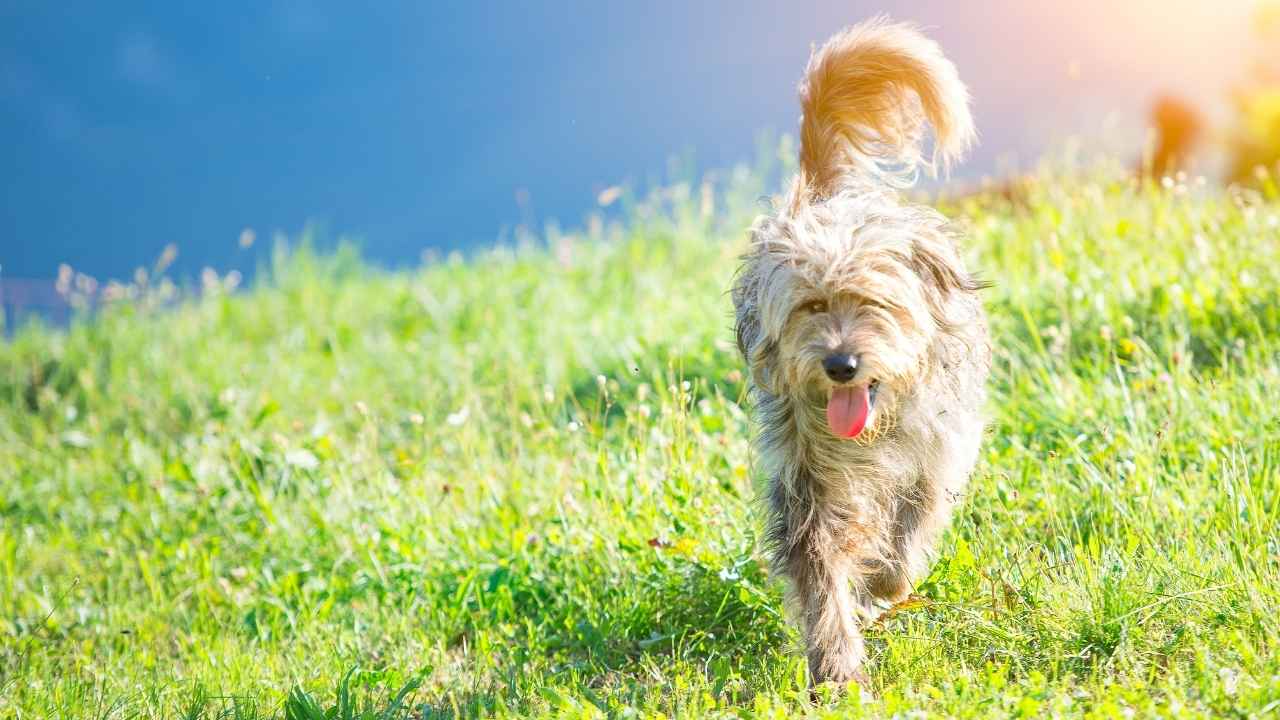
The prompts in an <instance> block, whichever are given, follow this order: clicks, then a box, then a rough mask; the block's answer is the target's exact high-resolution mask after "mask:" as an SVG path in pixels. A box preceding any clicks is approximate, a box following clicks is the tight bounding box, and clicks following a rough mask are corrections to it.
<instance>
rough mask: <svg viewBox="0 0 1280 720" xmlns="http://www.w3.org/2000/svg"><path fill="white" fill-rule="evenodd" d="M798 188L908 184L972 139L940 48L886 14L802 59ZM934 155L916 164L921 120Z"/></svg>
mask: <svg viewBox="0 0 1280 720" xmlns="http://www.w3.org/2000/svg"><path fill="white" fill-rule="evenodd" d="M800 106H801V108H802V110H803V112H804V117H803V119H802V121H801V126H800V170H801V182H802V184H803V186H804V190H805V192H806V194H808V195H810V196H813V197H818V198H821V197H826V196H828V195H830V194H831V193H832V192H834V191H835V190H836V189H837V188H838V187H839V185H840V182H841V180H842V179H843V178H845V177H847V176H849V175H851V174H855V173H861V172H866V171H868V170H870V171H873V172H881V173H885V174H888V175H890V176H895V175H896V176H899V177H902V176H906V177H910V178H914V176H915V172H916V169H917V168H918V167H919V166H920V165H921V164H923V165H925V167H926V168H927V169H928V170H929V171H931V172H935V173H936V172H937V170H938V168H939V167H941V168H942V169H943V170H945V169H947V168H948V167H949V166H950V164H951V162H952V161H954V160H958V159H959V158H960V156H962V155H963V154H964V152H965V151H966V150H968V149H969V146H970V145H971V144H972V143H973V140H974V136H975V132H974V128H973V117H972V116H971V115H970V114H969V91H968V90H967V89H965V86H964V84H963V83H961V82H960V76H959V74H958V73H957V72H956V67H955V65H952V64H951V61H950V60H948V59H947V58H946V57H944V56H943V54H942V50H941V48H939V47H938V44H937V43H935V42H934V41H932V40H930V39H929V38H927V37H925V36H924V35H923V34H921V33H920V31H919V30H918V29H916V27H915V26H913V25H909V24H903V23H893V22H890V21H889V20H888V19H887V18H885V17H883V16H882V17H877V18H874V19H872V20H868V21H866V22H863V23H860V24H858V25H854V26H853V27H850V28H848V29H846V30H844V31H842V32H840V33H838V34H837V35H835V36H834V37H832V38H831V39H830V40H828V41H827V43H826V45H823V46H822V48H821V49H820V50H818V51H817V52H816V53H814V54H813V57H812V58H810V60H809V67H808V68H807V69H806V71H805V78H804V81H803V82H802V83H801V85H800ZM926 120H927V121H928V122H929V124H931V125H932V126H933V150H932V153H931V156H930V157H929V158H928V160H925V159H924V158H923V150H922V146H923V140H924V137H923V135H924V123H925V121H926Z"/></svg>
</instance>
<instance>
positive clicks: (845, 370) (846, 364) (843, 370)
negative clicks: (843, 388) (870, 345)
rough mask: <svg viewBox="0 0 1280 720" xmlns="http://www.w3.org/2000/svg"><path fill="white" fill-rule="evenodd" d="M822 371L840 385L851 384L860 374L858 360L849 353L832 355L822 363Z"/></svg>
mask: <svg viewBox="0 0 1280 720" xmlns="http://www.w3.org/2000/svg"><path fill="white" fill-rule="evenodd" d="M822 369H823V370H826V371H827V377H829V378H831V379H832V380H834V381H836V382H838V383H844V382H849V381H850V380H852V379H853V376H854V375H856V374H857V372H858V358H856V357H854V356H852V355H849V354H847V353H832V354H830V355H828V356H827V357H826V359H825V360H823V361H822Z"/></svg>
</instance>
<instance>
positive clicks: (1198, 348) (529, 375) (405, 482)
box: [0, 171, 1280, 718]
mask: <svg viewBox="0 0 1280 720" xmlns="http://www.w3.org/2000/svg"><path fill="white" fill-rule="evenodd" d="M759 187H760V186H759V185H758V184H757V181H755V180H753V179H752V177H751V176H748V175H744V174H742V173H738V174H735V175H733V176H732V178H731V179H730V180H729V181H727V182H726V183H723V184H722V186H721V187H719V188H718V189H717V190H716V191H714V192H712V191H711V190H710V189H709V188H708V189H705V190H704V189H703V188H701V187H698V186H693V187H689V186H676V187H675V188H673V189H670V190H668V191H664V192H662V193H657V194H654V195H653V196H651V197H648V198H644V199H642V200H636V201H634V202H632V203H631V204H630V207H629V210H628V211H627V213H626V217H627V218H628V219H627V220H626V221H625V222H622V223H619V224H613V225H605V224H600V223H593V226H594V227H593V228H592V229H590V230H588V231H585V232H582V233H576V234H559V235H554V234H553V236H551V237H549V238H546V240H545V242H539V243H528V246H527V247H521V248H518V249H504V250H494V251H489V252H484V253H481V254H479V255H477V256H475V257H472V258H470V259H467V260H461V259H449V260H445V261H440V262H436V263H432V264H428V265H425V266H424V267H422V268H421V269H418V270H415V271H412V272H395V273H392V272H386V271H380V270H376V269H373V268H370V267H368V266H366V265H364V264H362V263H361V261H360V260H359V259H358V257H357V256H356V255H355V254H354V253H353V252H351V251H346V250H341V251H338V252H336V253H331V254H317V253H313V252H309V251H307V250H306V249H305V248H304V249H295V250H294V251H293V252H284V251H281V252H279V253H277V256H276V259H275V261H274V262H273V263H272V264H271V265H270V266H269V267H266V268H264V269H263V271H262V272H261V273H260V274H259V276H258V280H257V281H256V283H255V284H254V286H253V287H251V288H248V289H245V290H242V291H237V292H235V293H226V292H218V291H216V290H211V291H209V292H206V293H204V294H203V295H201V296H200V297H198V298H195V297H191V298H189V299H187V300H185V301H183V302H181V303H179V304H178V305H177V306H173V305H172V303H161V302H160V300H161V299H162V296H163V295H165V291H164V290H162V289H160V287H161V286H158V285H157V284H156V283H155V281H154V279H153V280H152V282H151V283H150V285H149V286H146V287H143V286H137V287H135V288H133V294H134V296H135V298H134V299H133V300H131V301H125V302H117V303H114V304H112V305H110V306H108V307H106V308H104V309H102V310H101V311H99V312H98V313H96V314H95V315H94V316H93V317H92V318H86V319H83V320H81V321H78V322H76V323H74V324H73V325H72V326H71V327H70V328H68V329H64V330H53V329H42V328H39V327H35V326H31V327H27V328H25V329H22V330H19V331H17V332H16V333H15V334H14V336H13V337H12V338H11V339H9V340H6V341H3V344H2V345H0V717H15V718H46V717H47V718H64V717H65V718H72V717H75V718H81V717H83V718H135V717H138V718H169V717H193V718H194V717H203V718H221V717H227V718H257V717H287V718H322V717H323V718H328V717H340V718H347V717H401V716H405V717H427V718H434V717H455V716H463V717H467V716H477V715H505V716H513V717H543V716H546V717H582V718H589V717H604V716H612V717H660V716H665V717H691V718H701V717H714V716H718V715H721V716H729V717H733V716H743V717H761V718H772V717H784V716H788V715H792V714H801V713H811V714H814V715H817V716H829V717H859V716H866V717H881V716H899V717H922V716H930V717H932V716H957V717H975V718H989V717H1005V716H1008V717H1046V716H1053V715H1056V716H1063V717H1077V716H1086V717H1125V718H1127V717H1149V716H1152V715H1156V714H1161V715H1167V716H1171V717H1195V716H1228V717H1245V716H1264V715H1267V714H1269V713H1276V712H1278V711H1280V653H1278V652H1277V647H1280V204H1277V203H1276V202H1275V197H1276V193H1275V188H1274V186H1270V187H1269V191H1270V193H1269V194H1270V197H1271V198H1272V199H1270V200H1268V199H1267V197H1266V196H1267V192H1263V193H1262V194H1259V195H1251V194H1235V195H1230V194H1226V193H1223V192H1220V191H1215V190H1213V189H1211V188H1204V187H1201V186H1200V185H1198V184H1196V183H1194V182H1192V183H1191V186H1190V187H1186V186H1184V185H1181V184H1175V185H1174V186H1172V187H1159V186H1154V187H1145V188H1139V187H1138V186H1137V185H1136V184H1135V183H1134V182H1132V181H1131V180H1128V179H1126V178H1125V177H1124V176H1122V175H1121V174H1120V173H1118V172H1115V173H1110V172H1107V171H1098V173H1097V174H1096V175H1094V176H1093V179H1090V180H1068V179H1064V178H1059V177H1055V176H1053V175H1052V174H1051V173H1048V172H1046V173H1043V174H1041V175H1040V176H1039V181H1038V182H1037V183H1036V184H1035V185H1034V186H1033V187H1032V188H1031V190H1030V191H1029V194H1028V196H1027V197H1026V198H1025V202H1019V203H1018V204H1017V205H1011V204H1009V203H1008V202H1005V201H1003V200H999V199H996V198H995V197H989V198H988V197H976V198H970V199H967V200H964V201H960V202H955V203H953V204H952V206H951V209H950V212H951V213H952V214H953V215H955V216H958V217H962V218H963V219H964V220H965V221H966V222H967V223H968V225H969V227H970V230H971V240H970V245H969V247H968V249H967V255H968V256H969V258H970V262H971V263H972V264H973V266H974V267H976V268H979V269H980V270H981V273H982V274H983V275H984V276H985V277H986V278H987V279H989V280H991V281H993V282H994V287H993V288H992V289H991V290H989V291H986V301H987V307H988V311H989V313H990V316H991V319H992V325H993V332H994V334H995V344H996V348H997V350H996V361H995V370H994V376H993V379H992V400H991V403H990V416H991V424H990V431H989V438H988V440H987V443H986V446H985V450H984V452H983V455H982V459H981V461H980V463H979V466H978V469H977V471H976V473H975V476H974V478H973V482H972V486H971V492H970V493H969V496H968V497H967V498H966V500H965V502H964V504H963V507H962V510H961V512H960V513H959V515H958V517H957V520H956V522H955V524H954V527H953V528H952V530H951V531H950V532H949V533H948V534H947V536H946V537H945V539H944V541H943V543H942V547H941V551H942V554H941V559H940V560H939V562H938V563H937V564H936V565H935V567H934V569H933V572H932V574H931V575H930V576H929V577H928V578H927V580H925V581H924V582H923V583H922V585H921V586H920V588H919V599H918V600H916V601H914V602H912V603H909V604H908V605H906V606H904V607H901V608H899V609H898V610H897V611H896V612H895V613H894V614H893V615H892V616H890V617H886V618H883V619H882V620H881V621H880V622H879V623H877V624H876V625H874V626H873V627H872V628H870V629H869V631H868V637H869V648H870V652H871V654H872V663H873V664H872V666H871V676H872V678H873V682H874V683H875V685H876V690H877V694H878V698H877V699H875V700H870V699H864V698H861V697H860V696H859V695H858V694H857V693H856V692H855V693H853V694H851V695H847V696H844V697H834V696H830V697H824V698H820V700H821V701H820V702H818V703H817V704H811V703H810V702H809V699H808V695H807V692H806V690H805V684H804V664H803V660H802V658H801V657H800V655H799V653H798V652H796V637H795V634H794V631H793V630H792V629H791V627H790V625H789V624H788V623H787V622H786V619H785V615H784V610H783V607H782V603H781V592H780V588H779V585H778V583H777V581H776V579H775V578H771V577H769V575H768V573H767V572H766V569H765V567H764V565H763V563H762V561H761V553H760V549H759V547H758V536H759V526H760V521H759V515H758V511H757V509H756V506H755V505H754V504H753V489H752V488H753V483H754V482H756V481H757V478H755V477H754V475H753V472H752V455H751V452H750V450H749V445H748V440H749V437H750V433H751V429H750V428H751V426H750V423H749V416H748V412H747V410H746V406H745V401H744V382H743V378H742V374H741V369H740V365H739V362H738V360H737V358H736V357H735V354H734V351H733V349H732V346H731V343H730V341H731V333H730V330H729V326H730V314H729V300H728V298H727V296H726V295H725V290H726V288H727V287H728V284H729V281H730V278H731V275H732V273H733V270H734V266H735V257H736V256H737V255H738V253H740V252H741V250H742V243H743V240H744V233H743V230H742V229H743V227H744V226H745V225H746V223H747V222H748V221H749V220H750V217H751V215H752V214H753V213H754V212H755V211H756V209H757V208H758V205H756V204H755V196H756V195H758V194H759V192H760V189H759ZM161 305H163V306H164V307H159V306H161Z"/></svg>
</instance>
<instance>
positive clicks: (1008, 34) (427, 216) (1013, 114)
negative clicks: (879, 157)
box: [0, 0, 1247, 278]
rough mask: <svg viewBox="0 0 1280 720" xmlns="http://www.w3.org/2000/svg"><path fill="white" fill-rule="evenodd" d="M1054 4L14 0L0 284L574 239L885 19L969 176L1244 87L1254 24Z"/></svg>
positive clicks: (4, 83) (6, 63) (411, 258)
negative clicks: (241, 240)
mask: <svg viewBox="0 0 1280 720" xmlns="http://www.w3.org/2000/svg"><path fill="white" fill-rule="evenodd" d="M1056 5H1057V4H1056V3H1055V4H1050V3H1022V2H1016V1H1015V0H993V1H992V2H974V3H968V2H966V3H953V2H944V1H942V0H937V1H929V0H900V1H897V2H879V3H871V2H794V3H785V4H784V3H763V2H706V3H685V2H668V1H665V0H664V1H659V2H652V3H649V2H646V3H638V2H637V3H630V2H557V3H519V4H517V3H514V2H511V3H494V2H474V3H409V2H378V3H366V4H354V3H341V4H340V3H320V2H310V1H308V0H266V1H263V2H253V3H200V4H195V3H173V2H121V3H115V2H112V3H102V2H73V1H70V0H67V1H64V2H56V3H50V2H35V1H30V2H29V1H26V0H0V132H2V133H3V136H4V138H5V143H4V155H5V158H4V159H5V163H4V164H5V166H6V169H7V172H6V173H5V174H4V177H3V193H2V197H0V274H3V275H4V276H7V277H37V278H39V277H52V276H53V275H55V274H56V270H57V265H58V263H60V262H67V263H70V264H71V265H73V266H74V267H76V268H77V269H81V270H84V271H85V272H88V273H90V274H93V275H96V276H98V277H100V278H105V277H123V276H127V275H128V274H129V273H130V272H131V271H132V269H133V268H134V267H137V266H139V265H147V264H150V263H151V262H152V261H153V260H154V259H155V258H156V257H157V256H158V255H159V254H160V252H161V249H162V248H163V247H164V246H165V245H166V244H168V243H175V244H176V245H177V246H178V248H179V253H180V254H179V262H178V265H177V273H178V274H179V275H188V276H190V275H194V274H195V273H196V272H198V271H199V269H200V268H201V267H203V266H206V265H209V266H213V267H215V268H217V269H219V270H223V271H225V270H228V269H232V268H239V269H241V270H250V269H252V266H253V263H254V257H255V255H254V253H259V252H262V251H263V248H262V246H263V245H265V243H263V242H259V244H258V246H256V247H255V248H253V249H252V250H249V251H245V250H241V249H240V248H239V247H238V245H237V242H236V240H237V237H238V236H239V234H240V232H241V230H242V229H244V228H246V227H250V228H253V229H255V230H256V231H257V233H258V236H259V237H260V238H263V237H269V236H270V235H271V234H272V233H273V232H276V231H284V232H289V233H295V232H297V231H298V230H300V229H301V228H302V227H304V225H306V224H307V223H309V222H316V223H319V224H320V226H321V227H323V228H324V229H325V232H326V234H327V235H328V236H329V237H331V238H332V237H335V236H337V235H340V234H349V235H355V236H358V237H359V238H360V239H361V244H362V245H363V247H364V248H365V253H366V255H368V256H369V257H370V258H372V259H374V260H376V261H379V262H382V263H385V264H403V263H412V262H416V261H417V259H418V258H419V256H420V254H421V252H422V251H423V250H424V249H426V248H438V249H452V248H460V247H468V246H473V245H476V244H486V243H492V242H494V241H495V240H496V239H498V238H499V237H500V235H501V233H503V232H504V229H507V230H509V229H510V228H511V227H512V226H514V225H515V224H517V223H520V222H522V221H523V222H527V223H530V224H532V225H534V226H535V227H537V226H540V225H541V224H542V223H544V222H545V221H547V220H549V219H551V218H558V219H559V220H560V222H561V223H562V224H565V225H575V224H577V223H579V222H580V221H581V220H582V218H583V216H584V214H585V213H586V212H588V211H589V210H590V209H591V208H592V207H593V204H594V198H595V195H596V193H597V192H598V191H599V190H600V189H602V188H604V187H607V186H609V185H613V184H616V183H620V182H621V183H629V184H631V185H634V186H641V187H643V186H644V185H645V184H646V183H648V182H650V181H653V180H660V179H661V178H662V175H663V172H664V169H665V168H666V167H667V161H668V159H669V158H671V157H672V156H673V155H676V154H681V153H688V152H691V153H692V156H693V157H694V158H695V160H696V162H697V165H698V166H699V167H700V168H704V169H705V168H716V167H726V166H729V165H732V164H733V163H735V162H739V161H745V160H749V159H750V158H751V157H752V155H753V152H754V145H755V141H756V138H757V137H758V136H759V133H760V132H761V131H763V130H773V131H785V130H790V129H792V128H793V127H794V125H795V121H796V117H797V114H798V111H797V108H796V102H795V92H794V89H795V85H796V82H797V80H798V78H799V74H800V71H801V69H802V67H803V65H804V62H805V59H806V57H807V55H808V52H809V47H810V45H811V43H815V42H820V41H821V40H822V39H823V38H825V37H826V36H827V35H829V34H830V33H831V32H833V31H834V30H836V29H838V28H839V27H841V26H843V25H845V24H847V23H849V22H854V21H857V20H859V19H862V18H865V17H867V16H869V15H871V14H874V13H876V12H880V11H889V12H890V13H891V14H893V15H894V16H895V17H898V18H901V19H913V20H916V21H919V22H921V23H923V24H925V25H926V26H928V27H929V28H930V32H931V34H933V35H934V36H935V37H936V38H938V39H939V41H940V42H942V44H943V45H944V47H945V48H946V49H947V51H948V53H949V54H950V55H951V56H952V57H953V58H954V59H955V60H956V62H957V64H958V65H959V67H960V70H961V74H962V76H963V77H964V78H965V79H966V80H967V81H968V82H969V84H970V86H971V88H972V89H973V92H974V96H975V99H976V104H975V109H976V112H977V118H978V123H979V128H980V131H981V133H982V138H983V144H982V146H981V148H980V149H979V151H978V152H977V154H976V155H975V157H974V158H973V160H972V162H971V163H970V164H969V165H967V166H966V168H967V169H965V170H962V177H965V176H966V175H967V176H968V177H973V176H975V175H977V174H980V173H985V172H990V171H992V170H994V169H995V168H996V167H997V158H999V157H1001V156H1002V155H1007V154H1013V155H1017V156H1020V157H1023V158H1027V157H1032V156H1034V155H1035V154H1036V153H1038V152H1039V151H1040V150H1041V149H1042V148H1043V147H1045V146H1046V144H1047V143H1049V142H1050V140H1051V139H1052V138H1054V137H1058V136H1061V135H1063V134H1065V133H1068V132H1075V131H1080V132H1086V133H1088V132H1093V131H1096V130H1098V129H1099V128H1102V127H1104V126H1106V125H1107V123H1108V122H1111V121H1110V120H1107V118H1108V117H1109V116H1110V115H1109V114H1112V113H1114V114H1115V117H1117V118H1119V120H1118V124H1119V125H1120V126H1125V127H1130V128H1132V127H1134V126H1138V125H1140V123H1141V112H1142V108H1143V107H1144V104H1145V103H1146V102H1147V101H1148V100H1149V98H1150V97H1151V96H1152V95H1154V94H1155V93H1156V92H1158V91H1160V90H1162V89H1168V88H1174V89H1179V90H1185V92H1186V93H1187V94H1190V95H1192V96H1195V97H1209V96H1211V95H1212V94H1213V93H1214V92H1216V90H1217V88H1220V87H1221V88H1222V91H1223V92H1225V86H1224V83H1226V82H1227V81H1228V80H1229V78H1230V77H1231V75H1232V73H1235V72H1237V68H1238V67H1239V66H1240V64H1241V63H1239V62H1237V61H1236V58H1235V57H1234V56H1233V55H1232V54H1231V53H1230V49H1231V48H1232V47H1235V48H1238V47H1239V46H1240V45H1239V43H1240V42H1241V36H1240V34H1239V32H1238V25H1239V20H1240V18H1241V17H1243V15H1244V12H1243V10H1244V9H1245V8H1246V7H1247V4H1246V3H1243V2H1233V0H1224V2H1223V3H1220V4H1219V3H1202V2H1199V1H1198V0H1165V1H1164V2H1155V0H1129V1H1128V2H1124V1H1123V0H1122V1H1121V2H1102V1H1101V0H1085V1H1084V2H1081V3H1076V4H1073V5H1072V6H1071V7H1070V8H1067V9H1064V8H1061V7H1055V6H1056ZM1138 48H1141V49H1142V51H1141V52H1138V51H1137V49H1138ZM1135 152H1136V150H1135ZM522 190H523V191H524V193H527V197H528V201H527V202H526V203H524V204H523V205H521V204H519V203H517V201H516V198H517V194H518V191H522Z"/></svg>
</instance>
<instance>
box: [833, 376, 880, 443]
mask: <svg viewBox="0 0 1280 720" xmlns="http://www.w3.org/2000/svg"><path fill="white" fill-rule="evenodd" d="M870 413H871V398H870V391H869V390H868V389H867V386H866V385H863V386H860V387H838V388H836V389H835V390H834V391H833V392H832V393H831V399H830V400H828V401H827V424H828V425H830V426H831V432H832V433H834V434H835V435H836V437H842V438H853V437H857V436H858V433H860V432H862V428H864V427H866V425H867V416H868V415H869V414H870Z"/></svg>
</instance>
